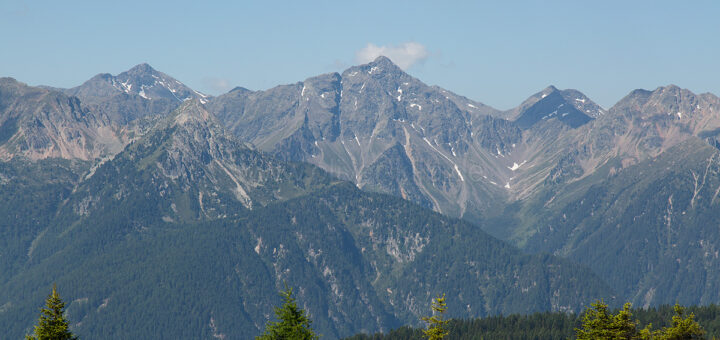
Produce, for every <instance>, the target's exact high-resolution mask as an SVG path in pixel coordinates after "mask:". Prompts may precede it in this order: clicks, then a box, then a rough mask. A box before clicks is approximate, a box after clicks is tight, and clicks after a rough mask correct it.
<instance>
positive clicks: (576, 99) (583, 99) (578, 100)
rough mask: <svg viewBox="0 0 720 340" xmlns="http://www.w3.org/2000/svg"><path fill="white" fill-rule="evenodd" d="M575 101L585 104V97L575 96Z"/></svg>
mask: <svg viewBox="0 0 720 340" xmlns="http://www.w3.org/2000/svg"><path fill="white" fill-rule="evenodd" d="M575 101H576V102H581V103H583V104H585V98H575Z"/></svg>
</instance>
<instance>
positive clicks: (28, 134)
mask: <svg viewBox="0 0 720 340" xmlns="http://www.w3.org/2000/svg"><path fill="white" fill-rule="evenodd" d="M124 144H125V137H124V136H123V133H122V132H121V131H119V129H118V128H116V127H114V126H113V125H112V124H111V123H110V122H109V121H108V120H107V119H105V118H103V116H102V115H98V114H96V113H95V112H92V111H89V110H88V109H87V108H86V107H84V106H83V105H81V103H80V101H79V100H78V99H77V98H76V97H69V96H67V95H65V94H63V93H61V92H58V91H51V90H47V89H42V88H38V87H31V86H27V85H25V84H23V83H20V82H18V81H16V80H14V79H12V78H0V159H4V160H7V159H10V158H13V157H16V156H22V157H25V158H28V159H32V160H35V159H45V158H66V159H81V160H91V159H95V158H99V157H104V156H106V155H109V154H114V153H117V152H119V151H120V150H122V147H123V146H124Z"/></svg>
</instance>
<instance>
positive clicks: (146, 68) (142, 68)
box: [125, 63, 157, 75]
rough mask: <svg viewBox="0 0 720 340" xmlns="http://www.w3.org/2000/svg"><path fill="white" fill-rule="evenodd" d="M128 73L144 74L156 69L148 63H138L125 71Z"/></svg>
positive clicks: (153, 71)
mask: <svg viewBox="0 0 720 340" xmlns="http://www.w3.org/2000/svg"><path fill="white" fill-rule="evenodd" d="M125 73H128V74H133V75H136V74H146V73H157V71H156V70H155V69H154V68H152V66H150V64H148V63H140V64H137V65H135V66H133V67H132V68H131V69H129V70H127V71H125Z"/></svg>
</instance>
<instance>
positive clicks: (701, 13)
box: [0, 0, 720, 109]
mask: <svg viewBox="0 0 720 340" xmlns="http://www.w3.org/2000/svg"><path fill="white" fill-rule="evenodd" d="M146 2H147V3H146ZM719 16H720V2H718V1H593V2H590V1H522V2H521V1H492V2H489V1H488V2H482V1H467V2H465V1H387V0H386V1H355V2H350V1H256V2H250V1H172V2H169V1H168V2H160V1H117V2H110V1H71V0H67V1H42V0H34V1H30V0H27V1H17V0H0V32H2V33H0V46H2V50H1V51H0V76H11V77H14V78H16V79H18V80H20V81H23V82H26V83H28V84H31V85H39V84H45V85H51V86H58V87H72V86H76V85H79V84H81V83H82V82H83V81H85V80H87V79H88V78H90V77H92V76H93V75H95V74H98V73H103V72H108V73H112V74H117V73H120V72H122V71H124V70H127V69H129V68H130V67H132V66H134V65H136V64H138V63H141V62H147V63H149V64H150V65H152V66H153V67H154V68H156V69H158V70H159V71H162V72H165V73H167V74H169V75H171V76H173V77H175V78H177V79H178V80H180V81H182V82H184V83H185V84H187V85H189V86H191V87H193V88H195V89H197V90H200V91H203V92H206V93H210V94H214V95H217V94H220V93H223V92H225V91H227V90H229V89H230V88H232V87H235V86H243V87H247V88H249V89H253V90H260V89H267V88H270V87H273V86H276V85H279V84H287V83H294V82H297V81H302V80H304V79H305V78H307V77H311V76H314V75H318V74H321V73H327V72H335V71H342V70H343V69H345V68H347V67H348V66H350V65H354V64H357V63H360V62H362V61H364V60H365V59H366V58H368V57H369V56H371V55H373V54H377V53H386V54H392V55H391V56H390V57H391V59H397V60H396V62H398V63H400V62H401V63H402V64H403V66H405V67H406V68H407V72H408V73H410V74H412V75H413V76H415V77H417V78H419V79H421V80H422V81H424V82H425V83H428V84H431V85H439V86H442V87H444V88H446V89H448V90H451V91H454V92H456V93H459V94H461V95H465V96H467V97H469V98H471V99H474V100H477V101H480V102H483V103H485V104H488V105H491V106H494V107H496V108H499V109H508V108H511V107H514V106H516V105H518V104H519V103H520V102H521V101H522V100H524V99H525V98H527V97H528V96H530V95H531V94H533V93H535V92H537V91H539V90H541V89H542V88H544V87H546V86H547V85H550V84H553V85H555V86H557V87H559V88H575V89H578V90H580V91H582V92H584V93H585V94H586V95H588V96H589V97H590V98H592V99H594V100H595V101H596V102H598V103H599V104H601V105H603V106H605V107H609V106H611V105H612V104H614V103H615V102H617V101H618V100H619V99H620V98H622V97H623V96H625V95H626V94H627V93H628V92H629V91H631V90H633V89H636V88H645V89H654V88H656V87H658V86H662V85H667V84H676V85H678V86H681V87H685V88H688V89H690V90H692V91H694V92H696V93H702V92H713V93H715V94H718V95H720V64H719V62H718V60H720V20H718V17H719Z"/></svg>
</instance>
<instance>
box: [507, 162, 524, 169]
mask: <svg viewBox="0 0 720 340" xmlns="http://www.w3.org/2000/svg"><path fill="white" fill-rule="evenodd" d="M526 162H527V161H523V162H522V163H520V164H517V163H515V162H513V166H511V167H510V166H509V167H508V169H510V171H515V170H517V169H520V167H521V166H523V165H524V164H525V163H526Z"/></svg>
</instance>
